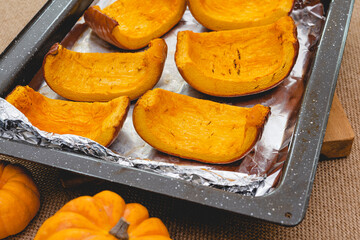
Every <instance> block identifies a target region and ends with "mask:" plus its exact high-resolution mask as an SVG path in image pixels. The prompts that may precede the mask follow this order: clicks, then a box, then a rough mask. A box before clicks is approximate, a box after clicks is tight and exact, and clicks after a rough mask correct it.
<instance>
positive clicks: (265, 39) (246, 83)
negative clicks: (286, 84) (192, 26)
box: [176, 17, 298, 96]
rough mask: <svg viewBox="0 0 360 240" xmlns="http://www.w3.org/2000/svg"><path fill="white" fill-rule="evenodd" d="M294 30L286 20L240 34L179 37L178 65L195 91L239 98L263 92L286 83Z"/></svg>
mask: <svg viewBox="0 0 360 240" xmlns="http://www.w3.org/2000/svg"><path fill="white" fill-rule="evenodd" d="M294 31H295V34H296V27H295V25H294V22H293V21H292V19H291V18H290V17H285V18H282V19H280V20H279V21H278V22H276V23H275V24H272V25H267V26H264V27H257V28H249V29H242V30H232V31H222V32H211V33H193V32H190V31H185V32H179V34H178V43H177V52H176V64H177V66H178V68H179V70H180V72H181V73H182V75H183V77H184V79H185V80H187V82H188V83H189V84H190V85H192V86H193V87H194V88H196V89H197V90H199V91H201V92H204V93H207V94H210V95H216V96H239V95H246V94H251V93H256V92H259V91H263V90H266V89H268V88H270V87H272V86H274V85H276V84H278V83H279V82H280V81H281V80H282V79H284V78H285V77H286V76H287V75H288V74H289V72H290V70H291V68H292V66H293V64H294V62H295V58H296V55H297V48H298V45H297V39H296V38H295V34H294Z"/></svg>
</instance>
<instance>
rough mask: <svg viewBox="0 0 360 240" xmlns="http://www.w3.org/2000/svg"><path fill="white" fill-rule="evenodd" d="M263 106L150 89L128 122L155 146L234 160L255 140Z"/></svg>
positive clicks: (177, 152) (174, 152)
mask: <svg viewBox="0 0 360 240" xmlns="http://www.w3.org/2000/svg"><path fill="white" fill-rule="evenodd" d="M268 113H269V108H268V107H264V106H261V105H256V106H254V107H253V108H250V109H248V108H241V107H235V106H230V105H226V104H219V103H216V102H211V101H206V100H199V99H196V98H192V97H189V96H185V95H180V94H176V93H172V92H169V91H165V90H162V89H154V90H152V91H148V92H147V93H146V94H145V95H143V97H141V98H140V99H139V100H138V102H137V104H136V106H135V109H134V113H133V120H134V126H135V129H136V131H137V132H138V134H139V135H140V136H141V137H142V138H143V139H144V140H145V141H146V142H148V143H149V144H150V145H151V146H153V147H155V148H156V149H158V150H160V151H163V152H166V153H169V154H172V155H175V156H180V157H182V158H188V159H193V160H198V161H202V162H209V163H229V162H233V161H235V160H238V159H240V158H241V157H242V156H243V155H244V154H246V153H247V152H248V151H249V150H251V148H252V147H253V145H254V144H255V143H256V141H257V139H258V136H259V133H260V130H261V129H262V127H263V125H264V123H265V120H266V118H267V115H268Z"/></svg>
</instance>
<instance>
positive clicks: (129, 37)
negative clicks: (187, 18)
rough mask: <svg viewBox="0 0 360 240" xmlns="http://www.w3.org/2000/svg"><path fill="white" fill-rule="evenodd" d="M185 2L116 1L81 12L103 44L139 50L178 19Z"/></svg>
mask: <svg viewBox="0 0 360 240" xmlns="http://www.w3.org/2000/svg"><path fill="white" fill-rule="evenodd" d="M185 8H186V0H155V1H141V0H118V1H116V2H114V3H113V4H111V5H109V6H107V7H105V8H104V9H102V10H101V9H100V8H99V7H98V6H93V7H90V8H89V9H88V10H86V11H85V14H84V18H85V22H86V23H87V24H88V25H89V26H90V27H91V28H92V30H93V31H94V32H95V33H96V34H97V35H98V36H99V37H100V38H102V39H104V40H105V41H107V42H109V43H111V44H113V45H115V46H117V47H119V48H122V49H140V48H143V47H145V46H146V45H147V44H148V43H149V42H150V41H151V40H152V39H154V38H158V37H161V36H162V35H164V34H165V33H167V32H168V31H169V30H170V29H171V28H172V27H174V26H175V25H176V24H177V23H178V22H179V21H180V19H181V17H182V15H183V14H184V11H185Z"/></svg>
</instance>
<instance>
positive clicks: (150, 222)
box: [34, 191, 171, 240]
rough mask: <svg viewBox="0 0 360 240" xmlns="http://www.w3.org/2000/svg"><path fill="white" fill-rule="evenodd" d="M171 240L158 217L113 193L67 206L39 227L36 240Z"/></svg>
mask: <svg viewBox="0 0 360 240" xmlns="http://www.w3.org/2000/svg"><path fill="white" fill-rule="evenodd" d="M70 239H71V240H90V239H94V240H95V239H96V240H117V239H121V240H171V239H170V235H169V232H168V230H167V228H166V226H165V225H164V223H163V222H162V221H161V220H160V219H159V218H154V217H151V218H149V212H148V210H147V209H146V208H145V207H144V206H143V205H141V204H139V203H128V204H126V203H125V201H124V199H123V198H122V197H120V196H119V195H118V194H116V193H114V192H111V191H102V192H100V193H98V194H96V195H95V196H93V197H90V196H81V197H78V198H75V199H73V200H71V201H70V202H68V203H66V204H65V206H63V207H62V208H61V209H60V210H59V211H58V212H57V213H55V215H54V216H52V217H50V218H49V219H47V220H46V221H45V222H44V223H43V225H42V226H41V227H40V228H39V231H38V232H37V234H36V236H35V238H34V240H70Z"/></svg>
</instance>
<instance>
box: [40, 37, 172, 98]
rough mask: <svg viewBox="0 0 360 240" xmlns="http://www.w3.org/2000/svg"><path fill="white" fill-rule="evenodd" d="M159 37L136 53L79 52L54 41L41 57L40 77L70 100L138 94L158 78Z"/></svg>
mask: <svg viewBox="0 0 360 240" xmlns="http://www.w3.org/2000/svg"><path fill="white" fill-rule="evenodd" d="M166 54H167V45H166V43H165V41H164V40H163V39H155V40H153V41H151V42H150V44H149V48H148V49H147V50H146V51H143V52H137V53H80V52H74V51H71V50H68V49H66V48H64V47H63V46H61V45H60V44H55V45H54V46H53V47H52V48H51V49H50V51H49V52H48V54H47V55H46V56H45V58H44V62H43V71H44V78H45V81H46V82H47V84H48V85H49V87H50V88H51V89H52V90H53V91H54V92H56V93H57V94H59V95H60V96H62V97H64V98H67V99H71V100H74V101H88V102H93V101H109V100H111V99H114V98H117V97H119V96H128V97H129V98H130V99H131V100H133V99H136V98H138V97H139V96H141V95H142V94H143V93H145V92H146V91H147V90H149V89H151V88H152V87H154V86H155V84H156V83H157V82H158V81H159V79H160V77H161V74H162V71H163V68H164V63H165V60H166Z"/></svg>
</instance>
